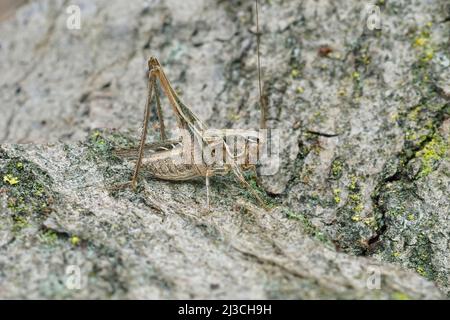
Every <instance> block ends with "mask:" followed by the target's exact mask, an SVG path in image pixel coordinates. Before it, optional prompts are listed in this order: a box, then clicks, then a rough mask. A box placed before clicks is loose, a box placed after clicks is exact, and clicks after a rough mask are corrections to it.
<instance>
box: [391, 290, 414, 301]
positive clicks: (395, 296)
mask: <svg viewBox="0 0 450 320" xmlns="http://www.w3.org/2000/svg"><path fill="white" fill-rule="evenodd" d="M392 299H394V300H410V299H411V298H410V297H409V296H408V295H407V294H406V293H403V292H400V291H396V292H394V293H393V294H392Z"/></svg>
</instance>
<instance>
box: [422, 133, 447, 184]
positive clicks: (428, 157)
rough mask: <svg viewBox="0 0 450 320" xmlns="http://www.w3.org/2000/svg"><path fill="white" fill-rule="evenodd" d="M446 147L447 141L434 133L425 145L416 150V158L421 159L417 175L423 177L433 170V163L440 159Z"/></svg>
mask: <svg viewBox="0 0 450 320" xmlns="http://www.w3.org/2000/svg"><path fill="white" fill-rule="evenodd" d="M447 149H448V143H447V142H446V141H445V140H444V139H442V138H441V137H440V136H439V135H435V136H434V137H433V138H432V139H431V141H430V142H428V143H427V144H426V145H425V147H424V148H423V149H422V150H420V151H417V152H416V158H419V159H421V160H422V168H421V171H420V172H419V177H425V176H427V175H429V174H430V173H431V172H432V171H433V165H434V163H435V162H436V161H439V160H441V158H442V157H443V156H444V155H445V153H446V152H447Z"/></svg>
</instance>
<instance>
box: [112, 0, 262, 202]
mask: <svg viewBox="0 0 450 320" xmlns="http://www.w3.org/2000/svg"><path fill="white" fill-rule="evenodd" d="M255 7H256V29H257V30H256V33H257V59H258V61H257V63H258V80H259V96H260V108H261V121H260V127H261V128H262V129H265V128H266V110H265V103H264V100H263V98H262V86H261V64H260V53H259V47H260V39H259V37H260V33H259V17H258V11H259V8H258V0H256V1H255ZM157 82H159V85H160V87H161V88H162V91H163V93H164V95H165V96H166V97H167V98H168V100H169V103H170V105H171V107H172V110H173V112H174V114H175V117H176V120H177V124H178V127H179V128H180V129H184V130H187V132H189V134H190V135H191V137H192V138H193V139H192V141H193V142H194V143H196V144H198V146H200V147H205V146H217V145H218V144H219V145H220V147H221V148H223V154H226V155H227V156H228V157H229V159H231V161H227V163H222V164H219V165H217V164H213V165H207V164H206V163H204V162H202V163H183V164H180V163H177V162H175V161H174V160H173V159H175V158H177V157H181V155H182V153H183V152H184V151H185V149H184V147H185V146H184V145H183V142H182V141H181V140H169V139H167V135H166V132H165V125H164V119H163V113H162V108H161V101H160V97H159V93H158V92H159V91H158V87H157ZM153 101H155V105H156V114H157V116H158V121H159V131H160V138H161V140H160V141H158V142H155V143H150V144H147V143H146V138H147V129H148V122H149V119H150V107H151V104H152V102H153ZM207 129H208V127H207V126H206V124H204V123H203V122H202V121H201V120H200V119H199V118H198V117H197V116H196V115H195V114H194V113H193V112H192V111H191V109H190V108H189V107H188V106H187V105H186V104H184V103H183V102H182V101H181V99H180V97H179V96H178V95H177V93H176V92H175V90H174V89H173V87H172V85H171V84H170V81H169V80H168V78H167V76H166V74H165V73H164V70H163V68H162V66H161V64H160V63H159V61H158V59H156V58H155V57H151V58H150V59H149V60H148V95H147V102H146V104H145V114H144V121H143V127H142V135H141V140H140V144H139V148H138V149H135V148H134V149H119V150H116V151H115V154H116V155H117V156H120V157H123V158H126V159H129V160H135V161H136V164H135V169H134V174H133V177H132V180H131V182H130V184H131V186H132V187H133V189H135V188H136V184H137V181H138V176H139V172H140V170H141V169H142V170H145V172H147V173H148V174H149V175H150V176H152V177H155V178H157V179H161V180H168V181H186V180H191V179H194V178H199V177H204V178H205V179H206V202H207V206H208V208H209V205H210V200H209V198H210V196H209V177H211V176H214V175H225V174H227V173H229V172H230V171H231V172H233V174H234V175H235V176H236V178H237V179H238V180H239V181H240V182H241V183H242V184H243V185H244V186H245V187H246V188H247V189H248V190H249V191H250V192H251V193H252V194H253V196H254V197H255V198H256V199H257V200H258V202H259V203H260V204H261V205H263V206H264V207H265V203H264V201H263V200H262V199H261V197H260V196H259V195H258V194H257V193H256V192H255V190H254V189H253V188H252V187H251V186H250V185H249V183H248V182H247V181H246V179H245V177H244V175H243V171H246V170H254V171H255V172H256V170H255V169H256V168H255V165H254V164H250V163H249V161H248V159H249V155H248V154H249V152H250V150H255V149H254V148H257V149H256V150H258V148H259V144H260V141H259V140H258V139H257V138H255V139H251V138H248V139H246V143H245V147H244V150H243V152H242V153H241V156H243V157H244V159H245V160H244V161H243V163H238V162H237V158H236V157H237V155H236V154H235V150H230V149H231V148H230V146H229V145H228V144H227V143H226V142H225V139H224V137H220V136H218V137H214V138H211V137H205V135H204V134H203V133H204V132H205V130H207Z"/></svg>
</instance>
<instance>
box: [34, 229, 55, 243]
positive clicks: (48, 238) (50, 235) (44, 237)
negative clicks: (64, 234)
mask: <svg viewBox="0 0 450 320" xmlns="http://www.w3.org/2000/svg"><path fill="white" fill-rule="evenodd" d="M38 238H39V240H40V241H41V242H42V243H43V244H47V245H54V244H55V243H56V241H57V240H58V234H57V233H56V232H54V231H52V230H46V231H45V232H43V233H41V234H39V235H38Z"/></svg>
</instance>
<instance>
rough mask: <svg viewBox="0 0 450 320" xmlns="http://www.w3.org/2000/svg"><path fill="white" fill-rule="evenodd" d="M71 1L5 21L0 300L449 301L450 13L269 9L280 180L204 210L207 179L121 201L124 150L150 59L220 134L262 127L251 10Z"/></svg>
mask: <svg viewBox="0 0 450 320" xmlns="http://www.w3.org/2000/svg"><path fill="white" fill-rule="evenodd" d="M74 3H75V4H78V5H79V7H80V9H81V29H80V30H70V29H68V28H67V26H66V22H67V18H68V16H69V15H68V14H67V13H66V9H67V7H68V6H69V5H70V4H74ZM74 3H72V2H70V3H69V2H68V1H36V2H34V1H31V2H28V3H27V4H25V5H24V6H22V7H20V8H19V9H18V11H17V12H16V15H15V16H14V17H11V18H9V19H7V20H5V21H2V22H0V33H1V34H2V37H1V39H0V74H2V77H1V78H0V99H1V100H0V101H1V105H0V108H1V109H0V111H1V116H0V142H1V143H2V145H1V147H0V179H1V180H0V215H1V216H0V297H1V298H17V297H28V298H42V297H47V298H48V297H52V298H54V297H60V298H66V297H73V298H88V297H90V298H110V297H113V298H380V299H389V298H391V299H405V298H446V297H448V296H449V292H450V291H449V268H450V267H449V266H450V261H449V258H450V257H449V256H450V254H449V252H450V225H449V217H450V215H449V213H450V158H449V145H450V118H449V114H450V103H449V97H450V86H449V84H450V81H449V80H450V71H449V65H450V60H449V59H450V53H449V36H450V26H449V24H450V6H449V5H448V1H445V0H442V1H441V0H436V1H431V2H430V1H414V2H413V1H378V3H377V5H378V6H379V8H380V10H381V22H382V28H381V30H373V31H371V30H369V29H368V28H367V24H366V19H367V18H368V16H367V14H365V9H366V7H365V4H363V3H360V2H359V1H345V2H342V3H341V2H334V1H312V0H311V1H280V0H273V1H261V12H260V17H261V29H262V30H261V31H262V37H261V41H262V47H261V53H262V62H263V75H264V76H263V81H264V93H265V99H266V100H267V102H268V106H269V110H268V111H269V121H268V125H269V127H271V128H278V129H280V132H281V141H282V144H281V150H280V157H281V168H280V170H279V172H278V173H277V174H275V175H273V176H267V177H263V178H262V187H261V188H259V189H257V191H258V192H260V193H261V194H262V196H263V197H264V199H265V200H266V201H267V203H268V204H269V206H270V209H269V210H263V209H262V208H260V207H258V205H257V204H256V203H255V202H254V199H253V198H252V197H251V195H249V193H248V191H246V190H244V189H242V188H241V186H240V185H239V184H238V183H237V182H236V181H235V180H234V179H233V178H232V177H219V178H214V179H213V180H212V185H211V188H212V190H211V193H212V210H211V211H210V212H208V211H207V210H205V209H204V206H205V187H204V182H203V181H199V182H187V183H170V182H164V181H158V180H154V179H151V178H150V177H146V179H142V180H141V182H140V185H139V188H138V191H137V192H132V191H130V190H127V189H120V188H119V189H115V188H114V186H115V185H118V184H120V183H123V182H126V181H128V180H129V179H130V175H131V173H132V165H133V164H132V163H130V162H127V161H124V160H123V159H119V158H117V157H115V156H114V155H113V153H112V151H113V150H114V148H117V147H121V146H130V145H136V144H137V140H136V139H137V136H138V133H139V129H140V126H141V121H142V115H143V107H144V102H145V97H146V60H147V58H148V57H149V56H150V55H154V56H157V57H158V58H159V60H160V61H161V63H162V64H163V66H164V67H165V70H166V73H167V75H168V77H169V78H170V80H171V82H172V84H173V85H174V86H175V87H176V89H177V91H179V92H180V94H181V97H182V99H183V100H184V101H185V102H186V103H187V104H188V105H189V106H191V108H192V110H193V111H194V112H195V113H196V114H198V116H199V117H200V118H201V119H202V120H204V122H206V123H207V124H208V125H209V126H210V127H214V128H257V127H258V124H259V109H258V90H257V69H256V55H255V53H256V38H255V34H254V33H255V26H254V24H255V16H254V4H253V1H209V0H195V1H194V0H183V1H177V0H168V1H127V2H125V1H119V0H117V1H95V2H92V1H75V2H74ZM164 104H165V106H166V108H165V110H167V111H166V112H165V118H166V122H167V126H168V127H169V128H170V127H174V126H175V125H176V122H175V120H174V118H173V117H171V112H170V108H168V105H167V101H165V100H164ZM153 118H154V119H153V120H156V118H155V117H153ZM152 127H153V126H152ZM105 128H110V129H112V128H114V130H108V129H105ZM156 138H157V132H156V131H155V130H150V137H149V141H150V140H152V139H156ZM252 185H254V184H252ZM254 187H255V188H258V187H257V186H255V185H254ZM68 266H75V267H77V268H79V270H80V271H81V275H82V285H81V288H80V289H75V290H74V289H71V288H70V285H69V286H68V285H67V281H70V279H71V278H70V277H71V275H72V274H70V273H69V274H68V271H67V270H68V269H67V268H68ZM77 270H78V269H77ZM378 281H379V282H378Z"/></svg>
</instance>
